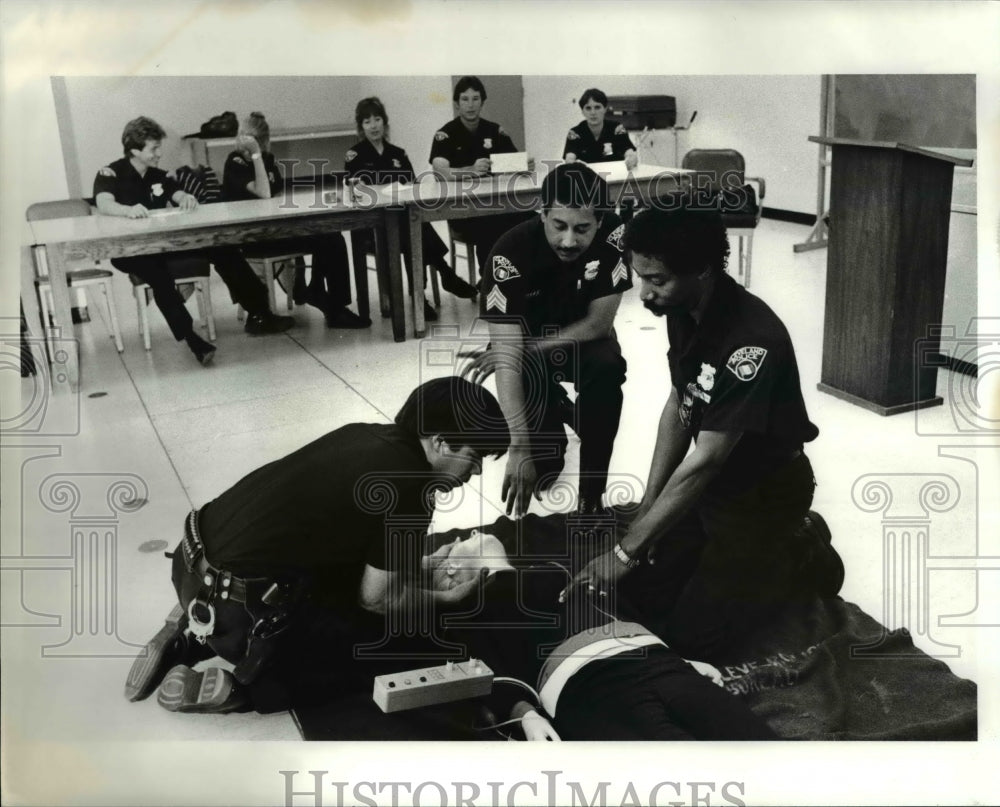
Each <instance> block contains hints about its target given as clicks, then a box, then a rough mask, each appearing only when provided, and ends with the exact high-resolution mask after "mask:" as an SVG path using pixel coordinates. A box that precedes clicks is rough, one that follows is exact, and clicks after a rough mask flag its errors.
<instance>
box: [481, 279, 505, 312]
mask: <svg viewBox="0 0 1000 807" xmlns="http://www.w3.org/2000/svg"><path fill="white" fill-rule="evenodd" d="M491 308H495V309H496V310H497V311H499V312H500V313H501V314H506V313H507V298H506V297H505V296H504V293H503V292H502V291H500V287H499V286H494V287H493V288H492V289H490V293H489V294H487V295H486V310H487V311H489V310H490V309H491Z"/></svg>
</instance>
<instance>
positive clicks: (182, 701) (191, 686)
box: [156, 664, 233, 714]
mask: <svg viewBox="0 0 1000 807" xmlns="http://www.w3.org/2000/svg"><path fill="white" fill-rule="evenodd" d="M232 690H233V685H232V683H231V682H230V681H229V680H228V677H227V675H226V672H225V670H222V669H220V668H219V667H209V668H208V669H207V670H205V671H204V672H195V671H194V670H192V669H191V668H190V667H187V666H185V665H183V664H178V665H177V666H176V667H173V668H172V669H171V670H170V672H168V673H167V675H166V677H165V678H164V679H163V683H162V684H160V688H159V690H158V691H157V693H156V702H157V703H159V704H160V706H162V707H163V708H164V709H166V710H167V711H168V712H182V713H193V712H198V713H204V714H210V713H214V712H220V711H223V709H224V706H225V703H226V700H227V699H228V698H229V696H230V694H231V693H232ZM226 711H229V710H226Z"/></svg>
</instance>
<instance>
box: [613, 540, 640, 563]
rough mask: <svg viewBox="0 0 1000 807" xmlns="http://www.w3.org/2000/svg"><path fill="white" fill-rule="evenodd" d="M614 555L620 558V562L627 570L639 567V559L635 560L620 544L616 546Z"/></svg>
mask: <svg viewBox="0 0 1000 807" xmlns="http://www.w3.org/2000/svg"><path fill="white" fill-rule="evenodd" d="M614 553H615V557H616V558H618V560H619V561H620V562H621V563H623V564H624V565H625V568H627V569H634V568H635V567H636V566H638V565H639V559H638V558H633V557H632V556H631V555H629V553H628V552H626V551H625V550H624V549H622V545H621V543H620V542H619V543H617V544H615V548H614Z"/></svg>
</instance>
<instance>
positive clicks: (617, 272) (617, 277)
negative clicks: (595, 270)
mask: <svg viewBox="0 0 1000 807" xmlns="http://www.w3.org/2000/svg"><path fill="white" fill-rule="evenodd" d="M611 280H612V281H613V284H614V285H615V286H617V285H618V284H619V283H624V282H625V281H626V280H628V269H626V268H625V261H623V260H621V259H620V258H619V259H618V263H617V264H616V265H615V268H614V269H612V270H611Z"/></svg>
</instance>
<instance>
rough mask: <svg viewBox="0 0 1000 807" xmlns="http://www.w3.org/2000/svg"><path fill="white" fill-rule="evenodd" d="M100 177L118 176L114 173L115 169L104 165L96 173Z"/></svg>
mask: <svg viewBox="0 0 1000 807" xmlns="http://www.w3.org/2000/svg"><path fill="white" fill-rule="evenodd" d="M97 173H98V174H100V175H101V176H102V177H116V176H118V174H116V173H115V169H114V168H112V167H111V166H110V165H105V166H104V167H103V168H102V169H101V170H100V171H98V172H97Z"/></svg>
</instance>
